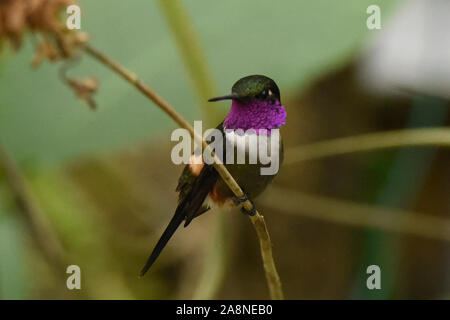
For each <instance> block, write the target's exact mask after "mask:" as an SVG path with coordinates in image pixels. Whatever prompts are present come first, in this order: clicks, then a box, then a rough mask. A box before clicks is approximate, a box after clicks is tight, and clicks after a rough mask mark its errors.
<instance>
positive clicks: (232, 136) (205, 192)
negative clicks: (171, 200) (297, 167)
mask: <svg viewBox="0 0 450 320" xmlns="http://www.w3.org/2000/svg"><path fill="white" fill-rule="evenodd" d="M219 100H231V108H230V111H229V113H228V115H227V117H226V118H225V120H224V121H223V122H222V123H220V124H219V125H218V126H217V128H216V129H218V130H220V132H221V133H222V134H223V137H224V138H225V139H226V141H227V142H228V143H230V144H231V145H232V147H233V148H236V149H237V148H246V149H244V150H245V152H246V154H247V153H248V145H246V143H248V140H247V142H245V141H246V140H245V136H246V135H247V134H248V133H247V132H248V131H247V130H249V129H253V130H254V131H253V132H252V133H250V134H257V135H258V134H266V135H270V134H271V132H272V130H273V129H278V128H279V127H281V126H282V125H284V124H285V122H286V110H285V108H284V106H283V105H282V104H281V99H280V90H279V88H278V86H277V85H276V83H275V81H273V80H272V79H270V78H268V77H266V76H263V75H251V76H247V77H244V78H241V79H239V80H238V81H237V82H236V83H235V84H234V85H233V87H232V89H231V94H228V95H224V96H220V97H216V98H212V99H209V100H208V101H210V102H214V101H219ZM238 129H241V130H242V131H241V132H245V133H244V134H243V135H242V134H240V135H239V134H236V133H235V132H237V131H236V130H238ZM243 141H244V142H243ZM277 145H278V148H277V150H275V151H274V153H275V154H271V156H276V157H278V161H279V165H281V163H282V161H283V142H282V139H281V136H279V143H278V144H277ZM193 157H195V156H194V154H193V155H192V156H191V161H190V163H189V164H187V165H186V166H185V167H184V169H183V172H182V174H181V176H180V178H179V180H178V186H177V188H176V191H177V192H178V193H179V197H178V206H177V208H176V210H175V214H174V215H173V217H172V219H171V220H170V222H169V224H168V226H167V227H166V229H165V231H164V232H163V234H162V236H161V238H160V239H159V240H158V242H157V243H156V246H155V247H154V249H153V251H152V253H151V254H150V257H149V258H148V260H147V262H146V264H145V266H144V267H143V269H142V270H141V276H143V275H145V273H146V272H147V271H148V270H149V269H150V267H151V266H152V265H153V263H154V262H155V261H156V259H157V258H158V256H159V255H160V253H161V251H162V250H163V249H164V247H165V246H166V244H167V242H168V241H169V240H170V238H171V237H172V235H173V234H174V233H175V231H176V230H177V229H178V227H179V226H180V225H181V223H182V222H183V221H184V227H187V226H188V225H189V224H190V223H191V221H192V220H193V219H194V218H196V217H198V216H200V215H201V214H203V213H205V212H207V211H208V210H210V209H211V208H213V207H216V206H219V207H220V206H228V207H230V206H237V205H239V204H241V203H243V202H245V201H246V200H250V201H252V200H251V199H254V198H255V197H257V196H258V195H260V194H261V193H262V192H263V191H264V189H266V187H267V186H268V184H269V183H270V182H271V181H272V180H273V178H274V177H275V175H276V173H277V172H278V170H277V172H276V173H274V174H268V175H262V174H261V168H262V167H263V166H264V165H263V164H262V163H261V162H257V163H254V164H251V163H244V164H240V163H236V161H231V162H232V163H229V162H228V161H227V162H226V163H225V162H223V163H224V164H225V166H226V168H227V169H228V171H229V172H230V174H231V175H232V176H233V177H234V179H235V180H236V182H237V183H238V184H239V186H240V187H241V189H242V190H243V191H244V196H243V197H242V198H237V197H235V196H234V194H233V192H232V191H231V190H230V189H229V187H228V186H227V184H226V183H225V182H224V181H223V180H222V178H221V177H220V176H219V173H218V172H217V171H216V169H215V168H214V166H213V165H212V164H206V163H205V162H203V161H200V162H195V163H197V164H195V163H193V161H192V159H193ZM198 163H199V164H198ZM252 203H253V202H252ZM241 210H242V212H243V213H245V214H248V215H254V214H255V212H256V209H255V208H254V206H253V210H251V211H247V210H246V209H245V208H243V207H242V208H241Z"/></svg>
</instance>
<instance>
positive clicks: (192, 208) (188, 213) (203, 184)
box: [141, 166, 218, 277]
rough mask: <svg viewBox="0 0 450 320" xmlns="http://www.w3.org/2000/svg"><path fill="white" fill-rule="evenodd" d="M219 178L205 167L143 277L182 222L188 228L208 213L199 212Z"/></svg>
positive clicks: (160, 241)
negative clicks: (200, 215)
mask: <svg viewBox="0 0 450 320" xmlns="http://www.w3.org/2000/svg"><path fill="white" fill-rule="evenodd" d="M217 177H218V173H217V171H216V170H215V169H214V167H213V166H204V167H203V169H202V171H201V173H200V175H199V176H198V178H197V180H196V181H195V183H194V185H193V186H192V189H191V190H190V192H189V193H188V195H187V196H186V197H185V198H184V199H183V201H181V202H180V204H179V205H178V207H177V209H176V210H175V214H174V215H173V217H172V220H170V222H169V225H168V226H167V228H166V230H164V233H163V234H162V236H161V238H160V239H159V240H158V243H157V244H156V246H155V249H153V252H152V254H151V255H150V257H149V258H148V260H147V263H146V264H145V266H144V268H142V271H141V277H142V276H143V275H144V274H145V273H146V272H147V271H148V269H150V267H151V266H152V264H153V263H154V262H155V260H156V259H157V258H158V256H159V254H160V253H161V251H162V249H164V247H165V246H166V244H167V242H168V241H169V240H170V238H171V237H172V235H173V234H174V233H175V231H176V230H177V229H178V227H179V226H180V224H181V222H183V220H184V219H186V225H185V226H187V225H188V224H189V223H190V222H191V221H192V219H194V218H195V217H196V216H198V215H199V214H201V213H203V212H205V211H206V210H203V211H202V210H201V211H200V213H199V212H198V210H199V209H200V207H201V206H202V204H203V201H204V200H205V198H206V196H207V195H208V193H209V191H210V190H211V189H212V188H213V186H214V184H215V183H216V181H217Z"/></svg>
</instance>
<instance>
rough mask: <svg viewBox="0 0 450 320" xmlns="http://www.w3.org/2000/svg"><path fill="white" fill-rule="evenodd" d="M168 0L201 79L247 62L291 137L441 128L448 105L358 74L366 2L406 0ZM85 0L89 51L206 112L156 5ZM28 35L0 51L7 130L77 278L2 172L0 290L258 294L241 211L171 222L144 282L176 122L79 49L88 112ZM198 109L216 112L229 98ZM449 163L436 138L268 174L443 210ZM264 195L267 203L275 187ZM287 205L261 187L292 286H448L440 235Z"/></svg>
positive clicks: (186, 111) (358, 294) (430, 294)
mask: <svg viewBox="0 0 450 320" xmlns="http://www.w3.org/2000/svg"><path fill="white" fill-rule="evenodd" d="M179 2H180V3H181V7H180V8H184V9H185V10H186V11H185V12H183V14H185V15H187V18H188V21H190V23H192V30H193V31H194V32H193V33H194V35H196V36H197V37H198V41H199V44H200V47H199V50H200V51H199V52H200V53H201V55H202V58H201V61H202V63H203V64H204V66H205V68H207V70H209V71H208V72H209V73H210V74H211V75H212V80H210V79H206V81H209V83H210V85H211V88H212V89H211V90H214V91H215V92H217V93H220V94H225V93H227V92H229V90H230V88H231V85H232V84H233V83H234V82H235V81H236V80H237V79H239V78H241V77H243V76H245V75H249V74H265V75H268V76H270V77H271V78H273V79H275V81H276V82H277V83H278V85H279V87H280V88H281V92H282V97H283V103H284V105H285V106H286V107H287V111H288V122H287V126H286V128H285V131H284V136H285V140H286V146H287V147H292V146H295V145H299V144H302V143H307V142H313V141H319V140H322V139H329V138H333V137H338V136H348V135H354V134H358V133H366V132H372V131H380V130H388V129H401V128H406V127H423V126H435V125H440V126H441V125H445V124H448V114H447V110H448V103H447V102H446V101H444V100H440V99H439V98H435V97H429V96H426V97H423V96H419V95H416V96H412V97H407V98H405V97H403V98H392V97H389V98H387V97H383V96H374V95H371V94H369V93H366V92H365V91H363V89H361V88H360V87H359V86H358V83H357V81H358V80H357V79H356V77H355V76H354V72H353V70H354V68H355V61H357V58H358V56H359V54H360V52H361V49H362V48H363V47H364V45H365V44H366V43H367V42H368V41H370V40H371V39H372V37H373V36H374V35H375V34H376V33H377V32H378V31H369V30H368V29H367V27H366V19H367V16H368V15H367V13H366V8H367V7H368V6H369V5H370V4H373V3H376V4H378V5H379V6H380V8H381V10H382V19H383V20H382V21H383V25H384V22H385V21H388V19H389V17H390V15H391V13H393V12H395V11H396V9H397V8H398V6H399V5H400V4H401V3H402V2H401V1H392V0H386V1H365V0H364V1H363V0H348V1H345V3H344V2H340V1H339V2H338V1H333V0H315V1H299V0H292V1H287V0H285V1H282V2H274V1H262V0H258V1H256V0H248V1H237V0H228V1H214V2H213V1H207V0H186V1H179ZM80 4H81V8H82V22H81V27H82V31H85V32H87V33H89V35H90V40H91V43H92V44H93V45H94V46H95V47H96V48H98V49H100V50H101V51H103V52H105V53H107V54H108V55H109V56H110V57H112V58H113V59H114V60H116V61H118V62H119V63H121V64H122V65H123V66H126V67H127V68H128V69H130V70H132V71H134V72H136V73H137V74H138V75H139V77H140V78H141V79H142V80H143V81H144V82H145V83H147V84H148V85H150V86H151V87H152V88H154V89H155V90H156V91H157V92H158V93H159V94H161V95H162V96H163V97H165V98H166V99H167V100H168V101H169V102H170V103H171V104H172V105H173V106H174V107H175V108H176V109H177V111H179V112H180V113H181V114H182V115H183V116H185V117H186V118H188V119H189V120H190V121H193V120H194V119H201V118H204V117H207V116H208V111H205V109H202V107H201V106H202V105H203V104H204V101H205V100H206V99H207V98H208V97H207V96H202V94H198V91H196V89H195V85H196V84H195V81H196V79H195V77H192V74H190V72H189V71H188V70H189V69H188V68H186V64H185V63H184V61H186V60H183V59H184V58H183V57H184V55H185V54H186V52H185V51H183V49H180V47H179V46H177V40H176V38H175V37H174V36H173V32H172V31H171V28H170V27H169V24H168V21H167V19H166V17H167V15H166V14H167V12H166V14H164V10H163V7H164V6H161V4H160V3H159V4H158V1H143V0H134V1H127V2H125V1H117V0H113V1H111V0H109V1H107V0H96V1H87V0H81V1H80ZM169 7H170V6H169ZM166 9H167V7H166ZM31 40H32V39H30V38H28V39H27V41H26V42H25V44H24V46H23V48H22V49H21V50H20V51H19V52H17V53H15V52H12V51H11V50H2V55H1V56H0V139H1V142H2V143H3V146H4V148H5V150H7V152H8V153H9V155H10V156H11V157H12V158H13V159H14V160H15V161H16V162H17V163H18V164H19V166H20V168H21V169H22V172H23V174H24V175H25V176H26V178H27V181H28V182H29V183H30V187H31V191H32V192H33V193H34V194H35V196H36V199H37V201H38V203H39V204H40V205H41V206H42V209H43V210H42V211H43V212H44V214H45V217H46V219H48V220H49V223H50V225H51V229H52V230H54V232H55V234H56V236H57V238H58V239H59V241H60V242H61V244H62V247H63V248H64V252H65V253H66V254H67V257H66V260H65V261H64V262H65V263H66V264H67V265H69V264H76V265H79V266H80V267H81V270H82V290H78V291H77V290H74V291H69V290H67V288H66V284H65V278H66V277H67V275H66V274H65V269H63V268H60V267H59V266H56V267H55V266H51V264H52V263H51V261H50V262H49V260H48V259H46V258H45V256H44V255H43V254H42V252H41V250H40V249H39V247H37V246H36V245H35V241H34V240H33V235H31V234H30V232H29V230H28V229H27V227H26V223H25V222H24V220H23V219H22V218H21V217H20V215H19V214H18V213H17V211H18V209H17V208H16V207H15V206H14V205H13V201H12V199H13V196H12V194H11V192H10V190H9V189H8V186H7V184H6V183H5V179H4V175H3V176H2V173H1V171H0V298H2V299H22V298H68V299H71V298H93V299H111V298H112V299H133V298H135V299H156V298H159V299H166V298H193V297H194V298H229V299H232V298H236V299H240V298H242V299H256V298H268V294H267V289H266V283H265V279H264V274H263V270H262V265H261V262H260V254H259V248H258V243H257V241H256V238H255V235H254V232H253V230H252V229H251V226H250V224H249V223H248V221H247V220H248V219H246V218H245V217H243V216H242V215H240V214H238V211H233V212H232V213H227V212H224V213H223V212H220V213H217V214H215V213H211V214H209V215H205V216H204V217H203V216H202V217H201V218H200V219H198V221H195V223H193V224H192V225H191V226H189V228H188V229H185V230H180V231H178V233H177V234H176V236H175V237H174V238H173V240H172V241H171V243H169V246H168V247H167V249H166V251H165V252H164V253H163V255H162V256H161V257H160V259H159V260H158V263H157V264H156V265H155V267H154V270H152V271H151V272H150V274H149V275H148V276H146V277H145V278H142V279H138V278H137V275H138V271H139V270H140V268H141V266H142V264H143V262H144V261H145V259H146V257H147V254H148V253H149V252H150V250H151V249H152V246H153V245H154V243H155V241H156V240H157V239H158V237H159V235H160V233H161V231H162V230H163V228H164V227H165V225H166V223H167V222H168V221H169V219H170V217H171V214H172V212H173V210H174V208H175V206H176V194H175V191H174V189H175V186H176V181H177V177H178V175H179V173H180V172H181V169H182V168H180V167H177V166H175V165H173V164H172V163H171V162H170V148H171V146H172V145H173V143H172V142H170V133H171V130H172V129H174V128H175V127H176V126H175V124H174V123H173V122H172V121H171V120H170V119H169V118H168V117H167V116H166V115H165V114H163V113H162V112H161V111H160V110H159V109H158V108H157V107H155V106H154V105H153V104H152V103H151V102H150V101H148V100H147V99H146V98H145V97H143V96H142V95H140V94H139V93H138V92H137V91H136V90H135V89H134V88H133V87H131V86H130V85H129V84H127V83H125V82H124V81H123V80H122V79H120V78H119V77H117V76H116V75H115V74H113V73H112V72H110V71H109V70H107V69H106V68H104V66H102V65H101V64H99V63H98V62H96V61H94V60H93V59H92V58H90V57H88V56H83V57H82V59H81V61H80V62H79V63H78V64H77V65H76V66H75V67H73V68H72V69H70V70H69V71H68V74H69V75H70V76H76V77H84V76H87V75H94V76H95V77H96V78H97V79H98V80H99V82H100V88H99V92H98V94H97V95H96V96H95V100H96V102H97V104H98V109H97V110H95V111H91V110H90V109H89V108H88V107H86V106H85V105H84V104H83V103H82V102H80V101H79V100H78V99H76V97H75V96H74V94H73V92H71V91H70V90H69V89H68V88H67V87H66V86H65V85H64V84H63V83H62V82H61V80H60V79H59V78H58V65H54V64H48V63H45V64H44V65H42V66H41V67H39V68H38V69H32V68H31V67H30V60H31V57H32V54H33V52H34V47H33V41H31ZM204 80H205V79H204ZM205 95H206V93H205ZM424 106H427V108H424ZM209 107H210V108H211V110H212V109H215V111H211V114H212V113H213V112H217V110H219V112H220V114H221V115H223V116H224V115H225V114H226V111H227V107H228V106H227V104H223V105H221V106H218V104H211V105H210V106H209ZM449 160H450V157H449V152H448V151H445V150H440V149H439V150H436V149H429V148H428V149H425V150H424V149H414V148H413V149H405V150H390V151H380V152H374V153H367V154H361V155H359V154H358V155H351V156H343V157H336V158H330V159H327V160H320V161H313V162H305V163H301V164H298V165H290V166H288V167H287V168H282V169H281V172H280V176H279V177H278V178H277V179H276V181H275V186H274V188H278V187H283V188H290V189H292V190H298V191H299V192H308V193H311V194H316V195H323V196H326V197H332V198H340V199H343V200H346V201H349V202H350V201H355V202H360V203H367V204H372V205H373V206H382V207H388V208H389V207H394V208H399V209H404V210H405V211H406V210H411V211H418V212H422V213H424V214H427V215H431V216H441V217H445V216H446V218H447V219H448V213H449V207H450V202H449V197H448V194H449V191H450V185H449V183H448V181H449V180H450V179H449V178H450V171H449V166H448V163H449V162H448V161H449ZM411 161H412V162H411ZM266 195H267V198H268V199H269V201H270V190H269V191H267V193H266ZM290 201H291V202H292V203H293V205H295V206H296V207H297V208H298V212H299V213H298V214H297V215H291V214H286V213H285V212H281V211H282V210H277V208H276V206H275V208H273V206H271V207H270V209H269V208H266V207H265V205H264V204H265V203H266V202H267V201H265V202H264V204H262V205H261V207H260V208H261V212H263V214H264V215H265V217H266V219H267V223H268V226H269V230H270V231H271V237H272V241H273V243H274V253H275V259H276V262H277V264H278V267H279V273H280V276H281V279H282V282H283V284H284V288H285V293H286V297H287V298H291V299H298V298H301V299H304V298H312V299H314V298H356V299H358V298H369V299H370V298H445V297H447V298H448V297H449V295H448V294H449V290H450V289H449V288H450V274H449V272H448V269H449V262H448V261H449V250H448V249H449V245H448V242H445V241H444V240H436V239H434V240H430V239H426V238H423V237H420V236H417V235H416V236H411V235H404V234H402V233H395V232H393V233H392V232H387V233H386V232H383V231H380V230H378V229H376V228H375V229H373V228H366V227H358V226H356V227H355V226H348V225H345V224H340V223H335V222H333V221H325V220H316V219H314V217H311V216H308V217H303V215H304V214H303V213H302V212H309V208H308V206H305V207H304V206H302V202H301V201H300V200H296V199H295V197H293V198H291V199H290ZM316 201H319V200H318V199H316ZM319 202H323V203H326V201H319ZM257 203H258V201H257ZM311 210H312V209H311ZM329 210H330V212H332V213H333V214H335V215H339V210H338V209H335V210H334V211H333V206H331V207H330V209H329ZM279 211H280V212H279ZM368 214H369V213H368ZM370 264H377V265H380V266H381V269H382V272H383V273H382V279H383V280H382V281H383V282H382V283H383V287H382V290H379V291H377V290H375V291H370V290H368V289H367V288H366V285H365V279H366V276H367V275H366V274H365V270H366V268H367V266H368V265H370Z"/></svg>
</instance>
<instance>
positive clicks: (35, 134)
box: [0, 0, 396, 163]
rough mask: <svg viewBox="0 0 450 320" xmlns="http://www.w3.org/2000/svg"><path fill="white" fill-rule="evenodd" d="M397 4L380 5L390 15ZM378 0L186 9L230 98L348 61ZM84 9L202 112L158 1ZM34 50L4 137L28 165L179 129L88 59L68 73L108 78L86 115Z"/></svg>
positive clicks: (106, 34) (186, 106) (11, 75)
mask: <svg viewBox="0 0 450 320" xmlns="http://www.w3.org/2000/svg"><path fill="white" fill-rule="evenodd" d="M395 2H396V1H388V0H384V1H377V3H378V4H379V5H380V6H381V8H382V12H383V19H384V17H385V13H386V12H388V11H389V10H390V9H391V8H392V7H393V6H394V4H395ZM372 3H373V1H369V0H364V1H362V0H351V1H346V3H345V5H344V4H342V3H340V2H338V1H333V0H316V1H306V0H304V1H298V0H290V1H287V0H286V1H283V2H280V3H274V2H273V1H268V0H266V1H261V0H249V1H245V2H243V1H238V0H230V1H215V2H211V1H207V0H201V1H199V0H196V1H193V0H189V1H186V3H185V5H186V7H187V9H188V11H189V13H190V15H191V16H192V19H193V22H194V25H195V27H196V29H197V31H198V33H199V35H200V40H201V41H202V44H203V47H204V48H205V49H206V54H207V58H208V59H209V60H210V61H211V65H212V67H213V71H215V75H216V76H215V78H217V79H218V80H219V89H220V90H221V91H222V92H224V93H226V92H228V91H229V90H230V87H231V85H232V84H233V83H234V82H235V81H236V80H237V79H238V78H240V77H242V76H244V75H248V74H254V73H262V74H267V75H269V76H271V77H273V78H274V79H276V80H277V82H278V83H279V84H280V86H281V87H282V88H283V92H286V89H288V88H291V89H292V88H297V87H298V86H299V85H301V86H304V85H306V84H307V83H308V82H309V81H310V80H311V79H312V78H314V77H316V76H317V75H318V74H320V73H322V72H324V71H325V70H328V69H330V68H333V67H335V66H337V65H338V64H340V63H343V62H344V61H345V60H346V59H348V58H349V57H350V56H351V55H352V53H353V52H354V50H355V49H356V48H358V46H359V45H360V44H361V42H362V41H363V40H364V38H365V35H366V34H367V33H368V30H367V28H366V27H365V21H366V18H367V14H366V8H367V6H368V5H369V4H372ZM81 5H82V30H83V31H87V32H89V33H90V35H91V39H92V42H93V43H95V44H96V46H97V47H98V48H100V49H102V50H103V51H105V52H107V53H108V54H109V55H111V57H113V58H114V59H117V61H119V62H121V63H122V64H123V65H125V66H127V67H128V68H130V69H131V70H133V71H135V72H137V74H138V75H140V77H141V78H142V79H143V81H145V82H147V83H149V84H150V85H151V86H152V87H154V88H155V89H156V90H157V91H158V92H159V93H160V94H161V95H163V96H164V97H167V99H168V101H169V102H171V103H173V105H174V106H175V107H176V108H177V109H178V110H179V111H180V112H181V113H182V114H184V115H186V116H187V117H189V118H191V119H192V118H194V116H199V114H200V112H199V108H198V106H197V103H196V100H195V95H194V93H193V92H192V91H193V90H192V88H191V85H190V83H189V79H188V76H187V75H186V74H185V69H184V68H183V66H182V64H181V62H180V57H179V54H178V51H177V50H176V48H175V43H174V41H172V39H171V38H170V32H169V30H168V27H167V25H166V23H165V22H164V19H163V17H162V16H161V14H160V11H159V10H158V8H157V6H156V4H155V3H154V2H153V1H132V2H124V1H117V0H116V1H107V0H97V1H83V0H82V1H81ZM383 21H384V20H383ZM33 50H34V49H33V48H32V45H31V44H30V42H28V44H27V45H26V46H25V48H24V49H23V50H22V51H20V53H19V54H18V55H17V56H13V57H10V58H9V61H7V63H5V66H4V70H2V73H1V74H0V103H1V105H2V108H1V109H0V136H1V137H2V139H3V142H4V144H5V145H6V147H7V148H8V149H9V150H11V152H12V153H13V154H14V155H16V156H17V157H18V158H19V160H23V159H28V158H32V159H38V160H44V161H51V162H54V163H60V162H61V161H63V160H66V159H70V158H72V157H74V156H80V155H84V154H86V153H93V152H95V153H97V152H102V151H108V150H111V149H115V148H118V147H121V146H123V145H126V144H136V143H140V142H142V141H145V140H147V139H150V138H151V137H154V136H155V134H156V133H157V132H161V131H162V130H167V129H168V128H169V127H170V126H171V125H172V126H173V124H171V121H170V120H168V119H167V117H166V116H165V115H164V114H163V113H162V112H161V111H160V110H158V109H157V108H156V107H154V106H153V105H152V104H151V103H150V102H149V101H148V100H147V99H145V98H144V97H142V96H141V95H140V94H139V93H137V92H136V91H135V90H134V89H133V88H131V87H130V86H129V85H128V84H126V83H124V82H123V81H122V80H121V79H119V78H118V77H117V76H115V75H113V74H112V73H110V72H109V71H108V70H105V69H104V68H103V67H102V66H100V65H98V64H97V63H96V62H94V61H92V60H91V59H89V58H87V57H86V58H84V59H82V62H81V64H80V65H79V66H78V67H76V68H75V69H74V70H70V71H69V72H68V74H69V75H74V76H80V77H85V76H90V75H95V76H96V77H97V78H98V79H99V80H100V88H99V93H98V95H97V97H96V101H97V103H98V107H99V110H98V111H97V112H91V111H89V110H86V108H84V106H83V105H81V103H80V102H79V101H77V99H75V98H74V96H73V93H72V92H70V90H68V89H67V88H66V87H64V86H63V84H62V83H61V82H60V80H59V79H58V77H57V69H56V67H55V66H48V65H43V66H42V67H41V68H39V69H38V70H37V71H33V70H31V68H30V61H31V57H32V52H33ZM211 107H217V106H213V105H211ZM167 142H169V139H168V138H167Z"/></svg>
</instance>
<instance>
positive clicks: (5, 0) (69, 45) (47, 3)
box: [0, 0, 82, 65]
mask: <svg viewBox="0 0 450 320" xmlns="http://www.w3.org/2000/svg"><path fill="white" fill-rule="evenodd" d="M71 4H75V1H74V0H0V46H1V45H2V44H3V43H4V42H9V43H10V44H11V45H12V47H13V48H14V49H15V50H18V49H19V48H20V46H21V44H22V39H23V36H24V34H25V33H26V32H32V33H34V34H39V35H42V37H43V40H42V43H40V44H39V45H38V48H37V51H38V52H37V55H40V57H39V58H36V57H35V58H34V62H33V63H34V64H35V65H36V61H39V60H42V59H43V58H48V59H49V60H51V61H54V60H57V59H59V58H67V57H70V56H72V55H73V52H74V48H75V47H76V46H77V45H79V44H80V41H81V40H82V39H80V37H79V35H78V33H77V32H74V31H70V30H68V29H67V28H66V25H65V21H64V19H62V13H63V12H65V8H67V6H69V5H71Z"/></svg>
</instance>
